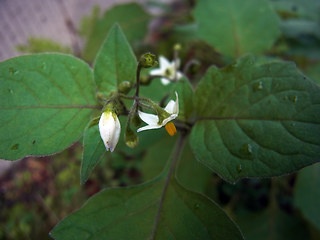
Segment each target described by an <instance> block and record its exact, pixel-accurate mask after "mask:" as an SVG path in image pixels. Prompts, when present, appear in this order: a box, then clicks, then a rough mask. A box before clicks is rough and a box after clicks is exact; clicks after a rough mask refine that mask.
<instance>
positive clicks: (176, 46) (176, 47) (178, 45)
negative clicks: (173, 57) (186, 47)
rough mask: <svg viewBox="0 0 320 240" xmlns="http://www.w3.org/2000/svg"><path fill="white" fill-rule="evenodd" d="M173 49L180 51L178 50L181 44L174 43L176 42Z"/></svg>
mask: <svg viewBox="0 0 320 240" xmlns="http://www.w3.org/2000/svg"><path fill="white" fill-rule="evenodd" d="M173 50H174V51H180V50H181V44H179V43H176V44H175V45H174V46H173Z"/></svg>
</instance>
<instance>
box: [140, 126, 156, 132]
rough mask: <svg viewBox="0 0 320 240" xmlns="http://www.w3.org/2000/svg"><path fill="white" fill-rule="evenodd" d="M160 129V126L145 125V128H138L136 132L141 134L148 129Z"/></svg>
mask: <svg viewBox="0 0 320 240" xmlns="http://www.w3.org/2000/svg"><path fill="white" fill-rule="evenodd" d="M161 127H162V126H161V125H147V126H144V127H141V128H138V130H137V132H141V131H144V130H149V129H157V128H161Z"/></svg>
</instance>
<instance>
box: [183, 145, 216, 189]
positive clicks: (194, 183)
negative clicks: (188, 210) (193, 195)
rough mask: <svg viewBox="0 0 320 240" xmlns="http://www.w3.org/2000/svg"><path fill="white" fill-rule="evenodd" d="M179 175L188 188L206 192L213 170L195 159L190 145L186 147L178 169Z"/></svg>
mask: <svg viewBox="0 0 320 240" xmlns="http://www.w3.org/2000/svg"><path fill="white" fill-rule="evenodd" d="M177 177H178V179H179V181H180V182H181V184H182V185H183V186H184V187H186V188H187V189H190V190H193V191H196V192H199V193H205V192H206V190H207V186H208V183H209V179H210V178H211V177H212V172H211V171H210V170H209V169H208V168H206V167H205V166H203V164H201V163H199V161H197V160H196V159H195V157H194V155H193V154H192V152H191V149H190V148H189V147H185V149H184V151H183V154H182V157H181V160H180V163H179V168H178V170H177Z"/></svg>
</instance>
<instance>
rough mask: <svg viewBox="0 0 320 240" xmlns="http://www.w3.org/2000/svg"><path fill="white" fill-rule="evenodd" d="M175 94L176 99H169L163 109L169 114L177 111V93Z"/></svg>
mask: <svg viewBox="0 0 320 240" xmlns="http://www.w3.org/2000/svg"><path fill="white" fill-rule="evenodd" d="M175 94H176V101H173V100H170V101H169V102H168V104H167V106H166V107H165V108H164V110H165V111H166V112H168V113H170V114H178V113H179V98H178V93H177V92H175Z"/></svg>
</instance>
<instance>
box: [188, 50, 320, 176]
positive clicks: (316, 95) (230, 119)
mask: <svg viewBox="0 0 320 240" xmlns="http://www.w3.org/2000/svg"><path fill="white" fill-rule="evenodd" d="M195 109H196V110H197V116H198V117H197V118H198V119H197V122H196V124H195V125H194V127H193V129H192V133H191V138H190V144H191V147H192V149H193V152H194V154H195V156H196V157H197V159H198V160H199V161H200V162H202V163H203V164H205V165H207V166H208V167H209V168H211V169H212V170H213V171H214V172H216V173H217V174H219V175H220V176H221V177H222V178H224V179H225V180H227V181H231V182H235V181H236V180H238V179H239V178H243V177H267V176H276V175H281V174H285V173H289V172H292V171H296V170H298V169H300V168H302V167H304V166H307V165H310V164H312V163H315V162H317V161H319V154H320V147H319V145H320V89H319V87H318V86H317V85H316V84H315V83H314V82H313V81H311V80H309V79H307V78H306V77H305V76H303V75H302V74H301V73H300V72H299V71H298V70H297V69H296V67H295V66H294V65H293V64H291V63H286V62H283V63H280V62H275V63H266V64H262V65H258V64H255V62H254V59H253V58H252V57H251V56H247V57H244V58H242V59H241V60H239V61H238V62H237V63H235V64H233V65H230V66H228V67H226V68H223V69H221V70H219V69H217V68H215V67H212V68H210V69H209V70H208V71H207V73H206V74H205V76H204V77H203V79H202V80H201V82H200V83H199V85H198V87H197V89H196V92H195Z"/></svg>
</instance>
